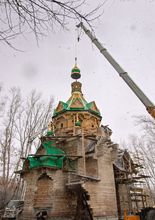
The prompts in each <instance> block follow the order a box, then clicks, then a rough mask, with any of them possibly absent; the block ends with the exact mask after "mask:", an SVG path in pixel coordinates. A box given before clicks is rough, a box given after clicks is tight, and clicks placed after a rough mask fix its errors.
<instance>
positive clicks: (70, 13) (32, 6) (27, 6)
mask: <svg viewBox="0 0 155 220" xmlns="http://www.w3.org/2000/svg"><path fill="white" fill-rule="evenodd" d="M105 2H106V0H105ZM102 4H104V1H103V3H102ZM89 5H91V4H90V2H89V1H87V0H62V1H57V0H26V1H21V0H2V1H1V2H0V11H1V13H0V27H1V29H0V40H1V41H2V42H5V43H7V44H8V45H9V46H12V44H11V40H12V39H14V38H15V37H16V36H17V35H19V34H22V33H26V32H30V31H31V32H33V33H34V34H35V37H36V39H37V40H38V38H39V36H40V35H43V34H45V33H47V31H48V30H49V29H52V30H53V28H54V27H55V26H61V27H62V28H66V27H67V26H68V23H69V21H70V20H78V21H82V20H84V21H85V22H87V23H88V24H90V23H91V21H93V20H94V19H95V18H97V17H99V12H98V10H99V9H100V8H101V5H98V6H96V7H95V8H93V9H92V10H90V11H88V8H89Z"/></svg>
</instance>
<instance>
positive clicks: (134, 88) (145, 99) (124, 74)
mask: <svg viewBox="0 0 155 220" xmlns="http://www.w3.org/2000/svg"><path fill="white" fill-rule="evenodd" d="M77 27H78V28H79V27H81V28H82V29H83V31H84V32H85V33H86V35H87V36H88V37H89V38H90V39H91V41H92V42H93V44H95V46H96V47H97V48H98V49H99V51H100V52H101V54H102V55H103V56H104V57H105V58H106V59H107V60H108V62H109V63H110V64H111V65H112V66H113V68H114V69H115V70H116V71H117V72H118V74H119V76H120V77H122V79H123V80H124V81H125V82H126V84H127V85H128V86H129V87H130V88H131V90H132V91H133V92H134V94H135V95H136V96H137V97H138V98H139V99H140V101H141V102H142V103H143V104H144V106H145V107H146V109H147V111H148V113H149V114H150V115H151V116H152V117H153V118H154V119H155V106H154V104H153V103H152V102H151V101H150V100H149V98H148V97H147V96H146V95H145V94H144V93H143V91H142V90H141V89H140V88H139V87H138V86H137V84H136V83H135V82H134V81H133V80H132V78H131V77H130V76H129V75H128V73H127V72H126V71H125V70H124V69H123V68H122V67H121V66H120V65H119V64H118V63H117V62H116V60H115V59H114V58H113V57H112V56H111V54H110V53H109V52H108V51H107V49H106V48H105V47H103V46H102V44H101V43H100V42H99V41H98V39H97V38H96V37H95V35H93V33H92V32H91V31H90V30H88V29H87V28H86V27H85V26H84V25H83V23H82V22H81V23H80V24H78V25H77Z"/></svg>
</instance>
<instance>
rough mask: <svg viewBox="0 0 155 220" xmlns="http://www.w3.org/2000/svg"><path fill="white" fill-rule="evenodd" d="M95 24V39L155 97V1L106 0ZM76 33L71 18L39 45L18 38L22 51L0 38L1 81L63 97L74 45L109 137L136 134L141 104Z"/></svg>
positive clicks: (66, 95) (142, 110) (85, 83)
mask: <svg viewBox="0 0 155 220" xmlns="http://www.w3.org/2000/svg"><path fill="white" fill-rule="evenodd" d="M91 1H92V3H93V0H90V4H91ZM94 30H95V33H96V36H97V38H98V39H99V41H100V42H102V43H103V45H104V46H105V47H106V48H107V49H108V51H109V52H110V53H111V54H112V56H113V57H114V58H115V59H116V60H117V61H118V62H119V64H120V65H121V66H122V67H123V68H124V69H125V70H126V71H127V72H128V73H129V75H130V76H131V77H132V78H133V79H134V81H135V82H136V83H137V84H138V85H139V87H140V88H141V89H142V90H143V92H144V93H145V94H146V95H147V96H148V97H149V98H150V100H151V101H152V102H155V89H154V85H155V74H154V72H155V62H154V57H155V1H154V0H108V1H107V2H106V3H105V4H104V13H103V15H102V17H100V19H99V20H97V21H96V22H95V23H94ZM76 38H77V31H76V28H75V23H74V24H73V23H72V24H71V25H70V26H69V31H65V32H64V31H63V30H57V31H55V32H53V33H50V34H49V35H48V36H47V37H46V38H44V39H43V40H42V41H40V44H39V47H38V46H37V45H36V42H35V40H34V39H33V37H32V36H28V37H27V38H25V39H18V40H16V42H15V44H16V46H17V47H18V48H20V49H22V50H24V52H16V51H13V50H12V49H10V48H8V47H6V45H3V44H0V61H1V69H0V81H1V82H2V83H3V84H4V86H5V88H9V87H10V86H20V87H21V88H22V90H23V91H24V93H27V92H28V91H30V90H31V89H33V88H36V89H37V90H38V91H40V92H42V93H43V97H46V98H49V97H50V96H51V95H53V96H54V97H55V104H57V103H58V101H59V100H62V101H67V100H68V98H69V96H70V92H71V88H70V84H71V82H72V79H71V78H70V71H71V68H72V67H73V66H74V58H75V56H76V52H75V47H77V58H78V66H79V68H80V69H81V75H82V77H81V79H80V81H81V82H82V84H83V93H84V96H85V98H86V100H87V101H88V102H90V101H93V100H94V101H95V102H96V104H97V106H98V108H99V109H100V111H101V115H102V117H103V119H102V123H103V124H104V125H109V126H110V128H111V129H112V130H113V140H114V141H117V142H119V141H120V140H123V139H124V140H127V138H128V136H129V135H130V134H138V133H139V131H140V129H139V127H137V126H136V125H135V122H134V121H135V119H134V116H137V115H142V114H146V115H147V113H146V110H145V107H144V106H143V104H142V103H141V102H140V101H139V100H138V98H137V97H136V96H135V95H134V94H133V93H132V91H131V90H130V89H129V88H128V87H127V85H126V84H125V83H124V81H123V80H122V79H121V78H120V77H119V76H118V74H117V72H116V71H115V70H114V69H113V68H112V67H111V66H110V64H109V63H108V62H107V61H106V60H105V58H104V57H103V56H102V55H101V54H100V52H99V51H98V50H97V49H96V48H95V46H93V45H92V43H91V42H90V40H89V38H88V37H87V36H86V35H85V34H82V35H81V37H80V42H79V43H78V45H77V46H76V44H77V43H76Z"/></svg>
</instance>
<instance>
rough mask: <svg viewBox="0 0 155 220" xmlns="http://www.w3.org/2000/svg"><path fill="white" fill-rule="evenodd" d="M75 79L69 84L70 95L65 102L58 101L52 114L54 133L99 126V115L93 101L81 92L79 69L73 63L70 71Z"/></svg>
mask: <svg viewBox="0 0 155 220" xmlns="http://www.w3.org/2000/svg"><path fill="white" fill-rule="evenodd" d="M71 77H72V78H73V79H74V80H75V81H74V82H72V84H71V97H70V98H69V99H68V101H67V102H63V101H60V102H59V104H58V106H57V107H56V109H55V111H54V114H53V117H52V119H53V124H54V129H55V132H56V133H59V134H60V133H65V132H69V131H71V133H74V132H73V131H74V130H75V128H81V129H84V130H85V129H86V130H89V129H96V128H98V127H99V126H100V122H101V118H102V117H101V115H100V111H99V109H98V108H97V106H96V104H95V102H94V101H93V102H89V103H88V102H87V101H86V100H85V98H84V96H83V94H82V83H81V82H79V81H77V79H79V78H80V77H81V73H80V69H79V68H78V67H77V65H76V64H75V66H74V68H73V69H72V71H71Z"/></svg>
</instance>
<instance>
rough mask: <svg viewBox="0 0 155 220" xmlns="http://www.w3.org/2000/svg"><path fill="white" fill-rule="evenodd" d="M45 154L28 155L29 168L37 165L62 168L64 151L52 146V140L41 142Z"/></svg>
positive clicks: (37, 166) (64, 156)
mask: <svg viewBox="0 0 155 220" xmlns="http://www.w3.org/2000/svg"><path fill="white" fill-rule="evenodd" d="M42 146H43V148H44V149H45V155H35V156H28V158H27V159H28V160H29V167H30V169H34V168H39V167H52V168H57V169H62V168H63V161H64V159H65V158H66V155H65V152H64V151H62V150H61V149H59V148H57V147H55V146H54V142H53V141H51V140H50V141H44V142H43V143H42Z"/></svg>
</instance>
